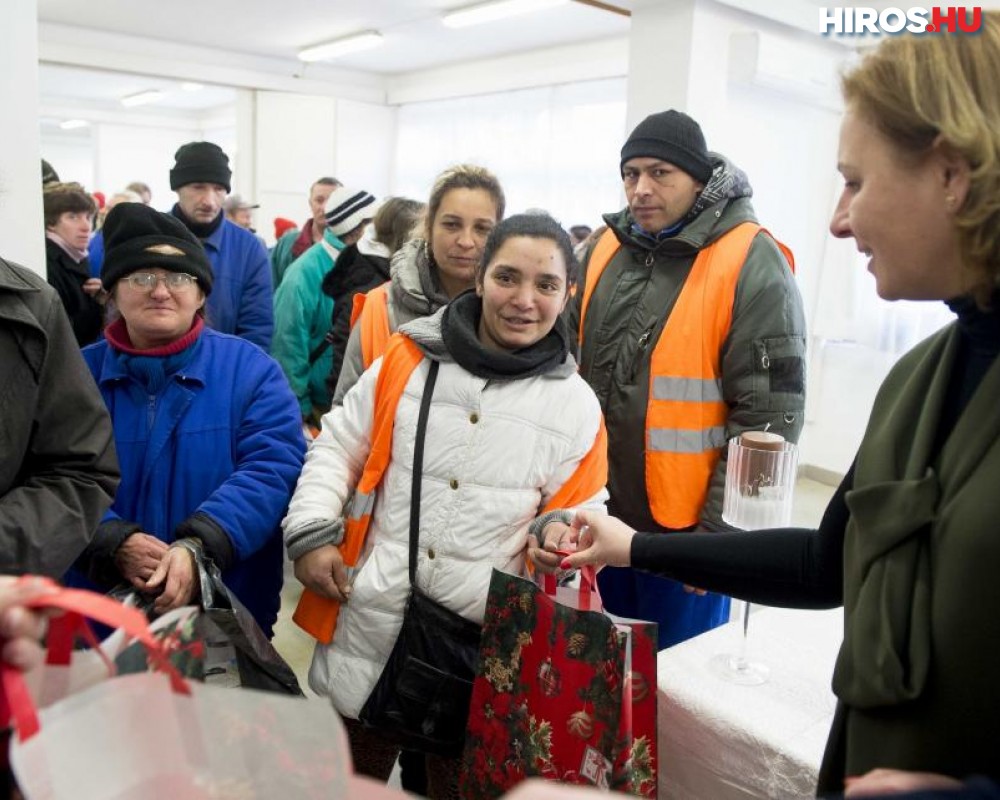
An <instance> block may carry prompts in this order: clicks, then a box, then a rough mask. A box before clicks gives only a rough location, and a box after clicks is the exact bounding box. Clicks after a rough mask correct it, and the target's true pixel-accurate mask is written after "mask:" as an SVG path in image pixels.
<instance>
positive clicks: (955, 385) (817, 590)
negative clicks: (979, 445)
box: [631, 291, 1000, 608]
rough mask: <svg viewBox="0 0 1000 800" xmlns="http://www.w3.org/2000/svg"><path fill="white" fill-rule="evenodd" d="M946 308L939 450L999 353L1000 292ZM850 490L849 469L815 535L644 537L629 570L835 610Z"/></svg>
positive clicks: (767, 600) (636, 543) (804, 531)
mask: <svg viewBox="0 0 1000 800" xmlns="http://www.w3.org/2000/svg"><path fill="white" fill-rule="evenodd" d="M948 306H949V308H951V310H952V311H954V312H955V313H956V314H957V315H958V320H957V322H958V328H959V331H960V333H961V338H960V340H959V348H958V354H957V358H956V360H955V367H954V372H953V380H952V381H951V382H950V385H949V391H948V395H947V397H946V399H945V403H944V408H943V409H942V415H941V424H940V428H939V431H938V437H937V444H936V447H937V449H938V450H940V448H941V446H942V445H943V444H944V442H945V440H946V439H947V437H948V434H950V433H951V431H952V429H953V428H954V426H955V423H956V421H957V420H958V418H959V416H960V415H961V413H962V410H963V409H964V408H965V406H966V405H967V404H968V401H969V399H970V398H971V397H972V395H973V393H974V392H975V390H976V388H977V387H978V386H979V383H980V382H981V380H982V378H983V376H984V375H985V374H986V371H987V370H988V369H989V368H990V366H991V365H992V364H993V362H994V360H995V359H996V357H997V354H998V353H1000V291H998V292H996V293H994V298H993V307H992V309H991V310H990V311H981V310H980V309H978V308H977V307H976V305H975V303H974V302H973V301H972V300H971V299H969V298H966V297H962V298H959V299H957V300H951V301H949V302H948ZM853 485H854V465H853V464H852V465H851V468H850V469H849V470H848V472H847V474H846V475H845V476H844V480H843V481H842V482H841V484H840V486H839V487H838V488H837V491H836V493H835V494H834V495H833V498H832V499H831V500H830V504H829V505H828V506H827V508H826V512H825V513H824V514H823V520H822V522H821V523H820V526H819V529H818V530H813V529H810V528H776V529H773V530H764V531H747V532H734V533H729V532H721V533H691V532H678V533H669V534H664V533H639V534H636V536H635V537H634V538H633V539H632V555H631V559H632V566H634V567H637V568H638V569H643V570H648V571H650V572H655V573H657V574H659V575H663V576H665V577H668V578H673V579H674V580H679V581H683V582H684V583H687V584H690V585H692V586H698V587H701V588H703V589H708V590H710V591H713V592H719V593H720V594H728V595H731V596H733V597H738V598H740V599H743V600H749V601H751V602H753V603H762V604H764V605H770V606H782V607H786V608H835V607H836V606H839V605H842V604H843V601H844V598H843V578H844V534H845V531H846V529H847V521H848V519H849V517H850V511H849V510H848V508H847V503H846V501H845V497H846V495H847V492H849V491H850V490H851V488H852V487H853Z"/></svg>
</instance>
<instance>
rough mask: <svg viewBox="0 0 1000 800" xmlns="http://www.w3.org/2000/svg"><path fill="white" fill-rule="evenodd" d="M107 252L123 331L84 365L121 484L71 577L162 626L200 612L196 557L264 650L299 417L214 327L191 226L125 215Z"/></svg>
mask: <svg viewBox="0 0 1000 800" xmlns="http://www.w3.org/2000/svg"><path fill="white" fill-rule="evenodd" d="M104 241H105V247H106V252H105V259H104V263H103V265H102V268H101V280H102V282H103V284H104V287H105V289H107V291H108V292H109V293H110V298H111V301H112V303H113V305H114V308H115V309H117V312H118V314H119V318H118V319H116V320H115V321H114V322H112V323H111V324H110V325H109V326H108V327H107V329H106V330H105V332H104V341H102V342H99V343H97V344H94V345H91V346H90V347H88V348H86V349H85V350H84V351H83V355H84V359H85V360H86V362H87V364H88V366H89V367H90V370H91V372H92V373H93V376H94V380H95V381H96V382H97V385H98V388H99V389H100V391H101V394H102V396H103V398H104V402H105V403H106V405H107V407H108V410H109V411H110V413H111V418H112V422H113V424H114V431H115V444H116V447H117V450H118V458H119V460H120V462H121V470H122V481H121V485H120V487H119V489H118V494H117V496H116V498H115V501H114V504H113V505H112V507H111V510H110V511H109V512H108V513H107V514H106V515H105V518H104V520H103V521H102V523H101V524H100V526H99V528H98V530H97V534H96V536H95V538H94V540H93V542H92V543H91V544H90V546H89V547H88V548H87V550H86V551H85V552H84V555H83V556H82V557H81V559H80V560H79V561H78V563H77V570H78V571H79V572H82V573H83V574H85V575H86V577H87V578H88V579H89V580H90V581H91V582H95V583H97V584H98V585H101V586H102V587H103V588H110V587H111V586H113V585H114V584H116V583H119V582H121V581H126V582H128V583H131V584H132V586H134V587H135V588H137V589H139V590H141V591H143V592H147V593H150V594H155V595H157V598H156V602H155V606H154V610H155V611H156V612H158V613H163V612H165V611H167V610H169V609H171V608H175V607H178V606H181V605H185V604H187V603H191V602H197V600H198V586H199V582H198V573H197V570H196V568H195V563H194V556H193V552H192V549H193V550H194V551H199V550H200V551H201V552H203V553H204V555H205V556H207V557H209V558H211V559H212V560H214V561H215V563H216V564H217V565H218V566H219V568H220V569H221V571H222V577H223V580H224V581H225V583H226V585H227V586H228V587H229V589H230V590H231V591H232V592H233V593H234V594H235V595H236V596H237V597H238V598H239V599H240V600H241V601H242V602H243V604H244V605H245V606H246V607H247V608H248V609H249V610H250V612H251V613H252V614H253V615H254V617H255V618H256V620H257V622H258V623H259V625H260V626H261V628H262V629H263V631H264V632H265V634H266V635H268V636H270V635H271V630H272V625H273V624H274V621H275V620H276V619H277V614H278V606H279V602H280V600H279V594H280V591H281V583H282V552H281V546H282V544H281V536H280V522H281V519H282V516H283V515H284V513H285V508H286V506H287V505H288V501H289V498H290V497H291V493H292V490H293V489H294V488H295V481H296V478H297V477H298V475H299V472H300V470H301V468H302V460H303V456H304V453H305V442H304V440H303V438H302V431H301V418H300V415H299V408H298V403H297V402H296V400H295V397H294V395H293V394H292V392H291V390H290V389H289V388H288V383H287V382H286V381H285V378H284V375H283V374H282V372H281V369H280V367H279V366H278V364H277V362H275V361H274V360H273V359H271V357H270V356H268V355H267V354H266V353H265V352H264V351H263V350H261V349H260V348H258V347H257V346H256V345H253V344H251V343H249V342H247V341H244V340H242V339H239V338H237V337H234V336H228V335H226V334H222V333H218V332H216V331H213V330H210V329H209V328H208V327H207V326H206V324H205V318H204V306H205V298H206V296H207V295H208V294H209V293H210V292H211V291H212V268H211V265H210V263H209V261H208V257H207V256H206V255H205V252H204V250H203V249H202V246H201V244H200V243H199V241H198V240H197V239H196V238H195V237H194V236H193V235H192V234H191V233H190V232H189V231H188V230H187V228H185V227H184V225H183V224H181V223H180V222H179V221H177V220H176V219H174V218H173V217H171V216H169V215H167V214H161V213H159V212H157V211H154V210H153V209H151V208H149V207H148V206H144V205H141V204H138V203H123V204H121V205H119V206H116V207H115V208H114V209H113V210H112V211H111V213H109V214H108V217H107V220H106V221H105V224H104Z"/></svg>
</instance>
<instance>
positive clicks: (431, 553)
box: [427, 547, 437, 559]
mask: <svg viewBox="0 0 1000 800" xmlns="http://www.w3.org/2000/svg"><path fill="white" fill-rule="evenodd" d="M436 556H437V553H435V552H434V548H433V547H428V548H427V557H428V558H430V559H433V558H435V557H436Z"/></svg>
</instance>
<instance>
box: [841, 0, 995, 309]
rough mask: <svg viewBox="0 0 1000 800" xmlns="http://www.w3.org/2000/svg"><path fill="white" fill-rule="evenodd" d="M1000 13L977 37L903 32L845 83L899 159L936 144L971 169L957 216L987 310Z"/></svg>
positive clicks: (856, 106) (986, 17)
mask: <svg viewBox="0 0 1000 800" xmlns="http://www.w3.org/2000/svg"><path fill="white" fill-rule="evenodd" d="M998 79H1000V12H996V11H984V12H983V15H982V28H981V29H980V31H979V32H978V33H976V34H972V35H969V34H960V33H958V34H944V33H941V34H935V35H922V36H911V35H901V36H897V37H893V38H891V39H889V40H887V41H885V42H883V43H882V44H881V45H880V46H879V47H878V48H877V49H876V50H874V51H873V52H871V53H869V54H868V55H867V56H865V58H864V59H863V60H862V61H861V63H860V64H859V65H858V66H857V67H856V68H855V69H853V70H852V71H850V72H848V73H847V74H846V75H845V76H844V77H843V79H842V83H841V88H842V90H843V95H844V101H845V102H846V103H847V105H848V106H849V107H851V108H852V109H853V110H854V111H855V112H856V113H857V114H859V115H860V116H862V117H863V118H865V119H866V120H867V121H868V122H870V123H871V124H873V125H874V126H875V127H876V128H878V129H879V130H880V131H881V132H882V133H883V134H885V136H887V137H888V138H889V139H890V140H892V141H893V142H894V143H895V145H896V146H897V147H898V148H899V151H900V154H901V155H902V156H903V157H904V158H912V159H920V158H922V157H924V156H926V155H927V154H928V153H929V152H930V150H931V148H932V147H933V146H934V144H935V142H937V141H938V140H939V137H940V142H941V143H942V144H943V145H945V146H947V147H949V148H951V149H953V150H954V152H956V153H957V154H959V155H960V156H962V157H963V158H964V159H965V160H966V161H967V162H968V164H969V166H970V168H971V173H970V184H969V193H968V195H967V196H966V198H965V201H964V203H963V204H962V207H961V208H960V209H959V211H958V213H957V214H956V217H955V223H956V225H957V226H958V237H959V246H960V252H961V256H962V262H963V264H964V265H965V267H966V269H968V270H969V272H970V273H971V278H972V283H973V287H974V288H973V294H974V296H975V297H976V300H977V302H978V303H979V305H980V306H982V307H986V306H988V305H989V302H990V298H991V296H992V294H993V292H994V291H995V289H996V287H997V286H1000V91H998V89H997V81H998Z"/></svg>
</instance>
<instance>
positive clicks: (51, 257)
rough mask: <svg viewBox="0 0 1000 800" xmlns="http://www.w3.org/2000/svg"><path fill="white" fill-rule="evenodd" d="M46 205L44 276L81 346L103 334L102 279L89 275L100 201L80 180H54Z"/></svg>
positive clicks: (47, 190)
mask: <svg viewBox="0 0 1000 800" xmlns="http://www.w3.org/2000/svg"><path fill="white" fill-rule="evenodd" d="M42 202H43V205H44V207H45V278H46V280H48V282H49V283H50V284H51V285H52V286H53V288H54V289H55V290H56V292H58V293H59V299H60V300H62V303H63V306H64V307H65V309H66V314H67V315H68V316H69V321H70V324H71V325H72V326H73V334H74V335H75V336H76V341H77V343H78V344H79V345H80V346H81V347H82V346H83V345H87V344H90V343H91V342H93V341H95V340H96V339H97V337H98V335H100V333H101V326H102V323H103V320H104V307H103V306H102V305H101V302H100V300H101V281H100V280H99V279H98V278H92V277H91V276H90V262H89V261H88V260H87V245H88V244H89V242H90V232H91V230H92V229H93V221H94V214H96V213H97V204H96V203H95V202H94V199H93V198H92V197H91V196H90V195H89V194H87V192H85V191H84V190H83V187H82V186H80V184H78V183H52V184H49V185H48V186H46V187H45V189H44V191H43V192H42Z"/></svg>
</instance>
